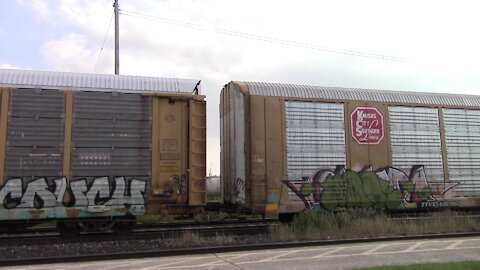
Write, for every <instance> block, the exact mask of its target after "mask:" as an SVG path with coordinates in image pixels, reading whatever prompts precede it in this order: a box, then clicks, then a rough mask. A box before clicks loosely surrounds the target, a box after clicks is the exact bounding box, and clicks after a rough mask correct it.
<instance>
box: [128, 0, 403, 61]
mask: <svg viewBox="0 0 480 270" xmlns="http://www.w3.org/2000/svg"><path fill="white" fill-rule="evenodd" d="M120 11H121V14H122V15H125V16H129V17H133V18H138V19H144V20H150V21H156V22H161V23H166V24H170V25H175V26H180V27H185V28H191V29H196V30H201V31H210V32H214V33H218V34H223V35H228V36H235V37H240V38H245V39H251V40H257V41H263V42H271V43H277V44H282V45H286V46H292V47H298V48H305V49H311V50H317V51H324V52H329V53H336V54H343V55H350V56H357V57H366V58H373V59H378V60H384V61H394V62H406V59H405V58H402V57H397V56H390V55H384V54H375V53H368V52H362V51H355V50H345V49H335V48H329V47H325V46H320V45H316V44H310V43H303V42H298V41H293V40H286V39H279V38H274V37H267V36H262V35H256V34H250V33H246V32H239V31H233V30H229V29H224V28H218V27H213V28H211V27H207V26H204V25H201V24H197V23H192V22H184V21H179V20H173V19H169V18H164V17H158V16H153V15H148V14H145V13H140V12H135V11H129V10H124V9H122V10H120Z"/></svg>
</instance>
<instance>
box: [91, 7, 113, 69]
mask: <svg viewBox="0 0 480 270" xmlns="http://www.w3.org/2000/svg"><path fill="white" fill-rule="evenodd" d="M114 14H115V12H112V16H111V17H110V22H109V23H108V27H107V32H106V33H105V37H104V38H103V42H102V47H101V48H100V52H99V53H98V58H97V63H96V64H95V68H94V69H93V72H96V71H97V67H98V63H99V62H100V56H102V52H103V48H104V46H105V41H106V40H107V36H108V32H109V31H110V25H112V20H113V15H114Z"/></svg>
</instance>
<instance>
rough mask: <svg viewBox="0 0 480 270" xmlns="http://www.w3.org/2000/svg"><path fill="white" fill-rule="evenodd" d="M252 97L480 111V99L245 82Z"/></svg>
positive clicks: (419, 93) (476, 97)
mask: <svg viewBox="0 0 480 270" xmlns="http://www.w3.org/2000/svg"><path fill="white" fill-rule="evenodd" d="M245 83H246V84H247V86H248V90H249V93H250V94H251V95H258V96H274V97H291V98H307V99H308V98H312V99H316V98H318V99H332V100H362V101H363V100H364V101H379V102H390V103H411V104H425V105H446V106H466V107H470V106H472V107H480V96H476V95H459V94H443V93H431V92H411V91H387V90H372V89H359V88H342V87H325V86H307V85H293V84H280V83H264V82H245Z"/></svg>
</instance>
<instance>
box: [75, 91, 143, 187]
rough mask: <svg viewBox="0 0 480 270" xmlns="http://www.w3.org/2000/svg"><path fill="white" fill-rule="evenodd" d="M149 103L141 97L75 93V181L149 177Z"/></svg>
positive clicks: (138, 95)
mask: <svg viewBox="0 0 480 270" xmlns="http://www.w3.org/2000/svg"><path fill="white" fill-rule="evenodd" d="M151 103H152V99H151V97H147V96H142V95H140V94H121V93H120V94H112V93H94V92H80V93H75V95H74V103H73V107H74V110H73V118H74V119H73V126H72V128H73V134H72V148H73V151H72V160H71V174H72V176H73V177H74V179H75V178H82V177H101V176H116V177H121V176H125V177H127V176H134V177H136V178H138V177H142V176H145V177H146V176H150V173H151V172H150V167H151V159H150V155H151V133H152V131H151V116H152V115H151V113H152V112H151ZM107 147H108V148H107Z"/></svg>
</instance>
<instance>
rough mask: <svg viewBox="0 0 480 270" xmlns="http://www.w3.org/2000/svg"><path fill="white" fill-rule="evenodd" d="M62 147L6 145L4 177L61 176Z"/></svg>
mask: <svg viewBox="0 0 480 270" xmlns="http://www.w3.org/2000/svg"><path fill="white" fill-rule="evenodd" d="M62 152H63V151H62V149H60V148H36V149H34V148H25V147H8V148H7V151H6V159H5V179H12V178H16V177H22V178H24V180H25V179H32V178H35V179H36V178H40V177H61V176H62V162H63V157H62V154H61V153H62Z"/></svg>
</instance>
